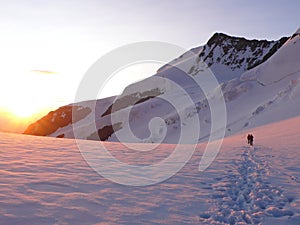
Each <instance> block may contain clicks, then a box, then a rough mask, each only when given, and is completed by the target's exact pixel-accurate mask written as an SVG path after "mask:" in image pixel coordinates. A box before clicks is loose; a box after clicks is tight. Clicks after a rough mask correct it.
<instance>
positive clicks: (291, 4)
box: [0, 0, 300, 132]
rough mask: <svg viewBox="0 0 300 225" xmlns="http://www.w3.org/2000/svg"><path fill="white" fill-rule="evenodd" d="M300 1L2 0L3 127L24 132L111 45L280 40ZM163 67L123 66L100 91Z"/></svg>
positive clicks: (67, 98) (61, 101)
mask: <svg viewBox="0 0 300 225" xmlns="http://www.w3.org/2000/svg"><path fill="white" fill-rule="evenodd" d="M299 8H300V1H297V0H290V1H285V0H274V1H263V0H260V1H258V0H253V1H242V0H226V1H225V0H219V1H217V0H210V1H203V0H189V1H182V0H165V1H163V0H162V1H153V0H152V1H150V0H149V1H148V0H124V1H116V0H109V1H106V0H85V1H83V0H52V1H38V0H27V1H23V0H10V1H4V0H0V32H1V35H0V61H1V64H0V78H1V82H0V124H1V127H0V131H17V132H21V131H22V130H23V129H24V127H25V126H27V125H28V123H30V122H32V121H34V120H36V119H37V118H39V117H40V116H41V115H45V114H46V113H47V112H49V111H50V110H54V109H55V108H58V107H59V106H62V105H65V104H69V103H72V102H73V101H74V98H75V93H76V90H77V87H78V84H79V83H80V80H81V79H82V77H83V76H84V74H85V72H86V71H87V70H88V69H89V68H90V66H91V65H92V64H93V63H94V62H95V61H96V60H97V59H99V58H100V57H101V56H103V55H105V54H106V53H108V52H110V51H112V50H113V49H116V48H118V47H121V46H123V45H126V44H130V43H134V42H140V41H163V42H167V43H171V44H176V45H178V46H180V47H183V48H184V49H190V48H193V47H197V46H200V45H203V44H205V43H206V42H207V40H208V39H209V38H210V37H211V36H212V35H213V33H215V32H224V33H227V34H229V35H234V36H243V37H246V38H255V39H269V40H274V39H279V38H280V37H282V36H288V35H291V34H292V33H293V32H294V31H296V30H297V28H298V27H299V26H300V23H299ZM160 66H161V65H160V64H147V65H146V64H145V65H140V66H139V65H138V66H137V65H135V66H133V67H132V68H127V69H125V70H124V71H121V72H120V73H119V74H117V75H118V76H119V79H112V80H111V82H110V84H109V83H108V84H107V88H106V90H105V91H104V93H103V95H102V96H100V97H105V96H111V95H116V94H119V93H120V92H121V91H122V90H123V88H124V87H125V86H126V85H128V84H130V83H132V82H135V81H137V80H140V79H142V78H144V77H147V76H150V75H152V74H154V73H155V71H156V70H157V69H158V68H159V67H160ZM100 76H101V75H100ZM109 85H110V86H109Z"/></svg>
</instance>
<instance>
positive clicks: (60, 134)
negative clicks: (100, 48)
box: [24, 32, 299, 143]
mask: <svg viewBox="0 0 300 225" xmlns="http://www.w3.org/2000/svg"><path fill="white" fill-rule="evenodd" d="M298 36H299V32H298V33H297V32H296V33H295V34H294V35H293V36H292V38H287V37H283V38H281V39H280V40H277V41H267V40H247V39H245V38H241V37H231V36H228V35H226V34H223V33H216V34H214V35H213V36H212V37H211V38H210V39H209V40H208V42H207V44H205V45H204V46H201V47H197V48H194V49H192V50H190V51H188V52H186V53H184V54H183V55H181V56H180V57H178V58H176V59H174V60H173V61H171V62H170V63H168V64H166V65H164V66H163V67H161V68H160V69H159V70H158V71H157V74H155V75H154V76H152V77H149V78H147V79H145V80H142V81H139V82H137V83H135V84H132V85H129V86H128V87H126V89H125V90H124V92H123V93H122V94H121V95H120V96H117V97H111V98H107V99H99V100H95V101H90V102H89V103H85V102H83V104H78V103H76V105H75V104H74V105H68V106H63V107H61V108H59V109H57V110H55V111H53V112H50V113H49V114H48V115H46V116H45V117H43V118H41V119H40V120H38V121H37V122H35V123H33V124H31V125H30V126H29V127H28V128H27V129H26V131H25V132H24V133H25V134H32V135H40V136H52V137H57V138H74V137H76V138H81V139H88V140H98V141H99V140H100V141H120V140H119V139H118V137H120V136H122V138H123V137H124V139H123V140H125V142H127V141H128V142H156V141H157V140H163V142H165V143H176V141H174V140H175V139H176V138H178V137H180V132H181V128H182V127H183V126H185V125H186V124H188V123H189V119H190V118H193V117H195V116H198V117H199V120H200V123H201V129H202V130H203V132H204V134H203V137H199V139H198V140H203V139H202V138H205V137H207V135H208V134H209V133H208V134H207V133H205V132H209V131H210V129H211V112H210V109H209V104H208V100H207V99H206V97H207V96H204V94H203V92H202V90H200V89H199V86H197V84H196V83H195V80H197V79H198V80H197V81H199V80H201V79H202V78H201V77H203V76H205V74H206V72H205V70H208V69H209V70H210V71H211V72H212V73H213V75H214V76H215V77H216V79H217V80H218V82H219V83H220V85H219V87H218V88H217V89H214V90H211V93H210V94H211V96H212V97H214V98H218V96H219V94H220V93H221V94H222V96H223V97H224V99H225V101H226V107H227V110H228V111H229V112H227V114H230V112H231V111H232V112H231V114H230V115H229V119H228V121H229V122H230V125H229V126H228V127H227V131H230V132H238V131H239V130H240V129H243V128H245V127H248V128H249V127H250V126H251V121H252V120H253V118H252V117H256V116H257V115H258V116H261V115H262V114H263V113H265V110H261V109H262V108H258V107H259V106H260V105H265V102H269V99H272V98H273V97H274V96H277V93H278V92H280V91H282V90H285V89H284V88H286V87H285V86H284V85H286V83H284V82H285V81H284V82H283V83H282V86H280V85H281V84H280V85H279V84H278V87H277V89H273V88H272V87H267V88H266V89H265V90H261V86H262V85H261V84H268V83H267V82H265V80H267V81H270V80H276V81H277V80H278V79H277V76H279V78H281V73H285V72H287V71H289V68H292V69H294V68H296V67H297V66H295V65H298V64H297V62H294V61H293V60H290V58H289V55H290V53H291V52H293V51H298V50H297V49H296V48H295V46H296V45H297V44H298V42H299V40H298V39H299V37H298ZM291 41H294V42H293V43H296V42H297V43H296V44H293V43H291ZM287 42H289V43H288V44H285V43H287ZM284 44H285V45H284ZM292 44H293V46H294V48H293V47H288V45H292ZM297 46H298V45H297ZM282 49H283V50H282ZM293 49H294V50H293ZM285 52H286V53H285ZM275 53H277V54H275ZM278 53H280V54H279V56H278V57H275V59H273V60H270V59H272V58H274V56H276V55H278ZM274 54H275V55H274ZM293 54H294V55H297V54H298V53H297V52H296V53H293ZM293 58H295V56H293ZM285 59H286V60H288V61H291V63H290V64H291V65H289V66H288V68H285V67H284V66H279V64H278V62H277V61H280V62H282V61H284V60H285ZM296 59H297V58H296ZM270 61H271V62H272V63H270ZM269 67H270V68H271V67H272V68H275V69H274V70H270V69H269ZM281 70H282V71H281ZM268 71H271V72H268ZM278 71H280V74H279V73H277V72H278ZM291 72H293V71H291ZM288 74H290V73H288ZM270 76H272V79H271V77H270ZM157 78H160V79H157ZM289 79H290V75H289ZM170 80H171V81H172V82H173V83H176V84H177V85H178V86H180V88H181V89H182V90H184V92H178V91H177V90H176V88H174V86H172V85H170V82H169V81H170ZM279 81H281V79H279V80H278V82H279ZM172 82H171V83H172ZM278 82H277V83H278ZM277 83H276V84H277ZM294 83H295V82H294ZM265 86H266V85H265ZM256 90H257V91H256ZM257 92H260V95H259V96H257V97H255V95H256V93H257ZM182 93H183V94H182ZM184 95H186V96H188V97H189V98H191V99H192V105H187V104H186V103H185V100H184V99H185V98H184ZM245 96H246V97H245ZM247 96H250V97H253V99H251V100H247V99H246V98H248V97H247ZM243 98H245V99H246V100H245V101H247V102H250V103H251V104H248V106H247V107H244V105H243V104H244V102H245V101H242V99H243ZM170 99H171V100H172V101H173V103H174V102H177V103H181V106H184V107H183V108H180V110H181V111H180V110H178V108H176V107H175V106H173V105H172V104H170V102H168V101H169V100H170ZM194 106H196V108H195V107H194ZM246 108H247V109H246ZM248 111H249V112H254V114H251V113H250V114H251V115H250V116H249V118H248V114H247V115H246V113H248ZM233 112H234V113H233ZM244 114H245V115H244ZM74 115H75V117H74ZM243 115H244V118H245V121H244V119H243V124H242V127H240V123H242V122H239V121H242V119H241V118H243ZM157 117H159V118H161V120H160V122H161V123H159V125H161V129H158V130H157V131H156V130H155V129H152V130H151V127H150V126H149V124H150V122H151V120H152V119H153V118H157ZM237 117H240V118H238V119H239V120H237ZM244 124H247V126H244ZM253 124H254V123H253ZM164 125H165V126H164ZM74 130H75V133H76V135H75V134H74ZM130 132H133V133H134V134H133V135H131V133H130ZM116 133H117V134H118V135H116ZM129 133H130V135H129ZM127 134H128V135H127ZM164 134H166V136H165V137H164Z"/></svg>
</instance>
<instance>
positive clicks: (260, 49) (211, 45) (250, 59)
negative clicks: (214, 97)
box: [199, 33, 288, 81]
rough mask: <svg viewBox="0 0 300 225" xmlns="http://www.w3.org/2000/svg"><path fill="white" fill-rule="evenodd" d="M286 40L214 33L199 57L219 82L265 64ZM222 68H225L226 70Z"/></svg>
mask: <svg viewBox="0 0 300 225" xmlns="http://www.w3.org/2000/svg"><path fill="white" fill-rule="evenodd" d="M287 39H288V38H287V37H283V38H281V39H280V40H278V41H267V40H247V39H245V38H240V37H230V36H228V35H226V34H222V33H216V34H214V35H213V36H212V37H211V38H210V39H209V41H208V42H207V44H206V45H205V46H204V47H203V50H202V51H201V53H199V57H200V58H201V59H202V60H203V61H204V62H205V63H206V64H207V65H208V67H210V68H211V70H212V71H213V72H214V73H215V74H216V75H217V77H221V79H220V81H224V80H229V79H232V78H235V77H234V76H237V74H242V73H243V72H245V71H246V70H249V69H252V68H254V67H256V66H258V65H259V64H261V63H263V62H265V61H266V60H267V59H268V58H270V57H271V56H272V55H273V54H274V53H275V52H276V51H277V50H278V49H279V48H280V47H281V46H282V45H283V44H284V43H285V42H286V41H287ZM218 67H221V68H218ZM224 67H227V70H226V69H224ZM220 70H221V71H220ZM218 73H224V74H220V75H219V74H218Z"/></svg>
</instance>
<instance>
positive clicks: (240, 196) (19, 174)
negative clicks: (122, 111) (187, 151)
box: [0, 117, 300, 225]
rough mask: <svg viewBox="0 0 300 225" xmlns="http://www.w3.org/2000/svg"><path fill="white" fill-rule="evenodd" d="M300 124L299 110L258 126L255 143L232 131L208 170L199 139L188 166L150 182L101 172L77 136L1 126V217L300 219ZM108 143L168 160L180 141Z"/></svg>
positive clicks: (50, 220)
mask: <svg viewBox="0 0 300 225" xmlns="http://www.w3.org/2000/svg"><path fill="white" fill-rule="evenodd" d="M299 125H300V117H296V118H293V119H289V120H287V121H282V122H279V123H273V124H269V125H267V126H263V127H259V128H256V129H253V130H251V132H252V133H253V134H254V136H255V139H254V147H253V148H252V147H249V146H246V133H241V134H238V135H236V136H232V137H229V138H226V139H225V140H224V142H223V146H222V149H221V151H220V154H219V155H218V157H217V158H216V160H215V161H214V162H213V164H212V165H211V166H210V167H209V168H208V169H207V170H205V171H204V172H199V171H198V163H199V160H200V157H201V156H202V155H203V149H204V148H205V143H204V144H199V145H198V147H197V149H196V151H195V153H194V155H193V157H192V158H191V160H190V161H189V163H188V164H187V165H186V166H185V167H184V168H183V169H182V170H181V171H180V172H178V173H177V174H176V175H174V176H173V177H171V178H170V179H168V180H167V181H164V182H162V183H159V184H156V185H151V186H145V187H129V186H122V185H119V184H116V183H112V182H111V181H109V180H106V179H104V178H103V177H101V176H100V175H98V174H97V173H95V172H94V171H93V169H92V168H90V167H89V165H88V164H87V163H86V162H85V161H84V160H83V158H82V156H81V154H80V151H79V150H78V148H77V146H76V144H75V140H73V139H53V138H48V137H36V136H27V135H15V134H4V133H1V134H0V140H1V141H0V152H1V158H0V180H1V184H0V224H1V225H12V224H16V225H17V224H22V225H41V224H45V225H46V224H49V225H50V224H51V225H52V224H55V225H67V224H70V225H71V224H72V225H77V224H78V225H82V224H85V225H90V224H263V225H268V224H273V223H274V224H282V225H283V224H300V192H299V188H300V163H299V162H300V154H299V146H300V141H299V134H298V131H299ZM247 132H248V131H247ZM249 132H250V131H249ZM79 141H81V142H82V143H83V144H84V145H85V146H86V148H95V147H97V142H94V141H86V140H79ZM105 144H106V146H107V148H108V149H110V151H111V153H112V154H113V155H115V156H116V157H118V159H119V160H121V161H123V162H126V163H128V164H151V163H153V162H156V161H160V160H162V159H163V158H164V157H166V156H168V155H169V153H170V151H172V150H173V148H174V146H175V145H170V144H168V145H160V146H159V147H158V148H157V149H155V150H154V151H151V152H142V153H141V152H137V153H135V152H130V151H129V152H127V151H126V148H125V147H124V145H122V144H121V143H105ZM144 145H145V146H146V145H147V144H144ZM107 169H108V170H114V169H115V168H113V167H111V168H107Z"/></svg>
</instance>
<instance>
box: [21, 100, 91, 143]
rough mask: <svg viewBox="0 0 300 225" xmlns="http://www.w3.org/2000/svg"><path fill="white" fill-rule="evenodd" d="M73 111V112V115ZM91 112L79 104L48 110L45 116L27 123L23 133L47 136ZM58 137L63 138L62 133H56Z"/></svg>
mask: <svg viewBox="0 0 300 225" xmlns="http://www.w3.org/2000/svg"><path fill="white" fill-rule="evenodd" d="M73 111H74V112H75V113H74V115H75V116H74V115H72V114H73ZM90 112H91V109H90V108H83V107H80V106H72V105H68V106H63V107H60V108H59V109H57V110H55V111H51V112H49V113H48V114H47V115H46V116H44V117H43V118H41V119H39V120H38V121H36V122H35V123H33V124H31V125H29V127H28V128H27V129H26V130H25V131H24V134H31V135H37V136H47V135H49V134H52V133H54V132H55V131H56V130H57V129H59V128H62V127H65V126H67V125H69V124H71V123H72V120H73V122H77V121H79V120H81V119H83V118H85V117H86V116H87V115H88V114H89V113H90ZM57 137H58V138H63V137H64V135H63V134H61V135H58V136H57Z"/></svg>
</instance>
